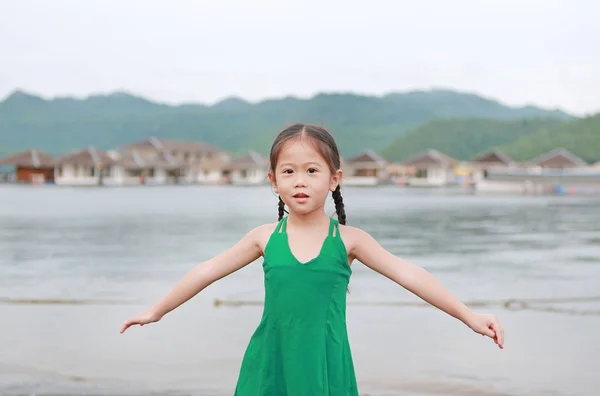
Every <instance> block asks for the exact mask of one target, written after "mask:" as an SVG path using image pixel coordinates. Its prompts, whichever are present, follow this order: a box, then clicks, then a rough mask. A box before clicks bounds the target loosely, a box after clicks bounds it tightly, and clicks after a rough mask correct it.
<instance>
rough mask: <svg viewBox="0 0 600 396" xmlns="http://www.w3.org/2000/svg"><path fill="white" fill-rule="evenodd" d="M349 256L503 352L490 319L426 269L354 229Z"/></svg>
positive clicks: (500, 335)
mask: <svg viewBox="0 0 600 396" xmlns="http://www.w3.org/2000/svg"><path fill="white" fill-rule="evenodd" d="M353 234H355V237H354V238H353V239H354V243H353V248H352V249H351V252H350V254H351V255H352V256H354V257H356V258H357V259H358V260H359V261H360V262H361V263H363V264H365V265H366V266H367V267H369V268H371V269H373V270H374V271H377V272H378V273H380V274H382V275H383V276H385V277H387V278H389V279H390V280H392V281H394V282H396V283H397V284H399V285H400V286H402V287H404V288H405V289H407V290H408V291H410V292H411V293H413V294H415V295H416V296H418V297H420V298H421V299H423V300H424V301H426V302H428V303H429V304H431V305H433V306H435V307H436V308H438V309H441V310H442V311H444V312H446V313H447V314H449V315H451V316H453V317H455V318H456V319H458V320H460V321H461V322H463V323H464V324H466V325H467V326H469V327H470V328H471V329H473V330H474V331H475V332H477V333H480V334H482V335H487V336H489V337H492V338H493V339H494V341H496V343H497V344H498V346H499V347H500V348H503V343H504V331H503V330H502V327H501V326H500V324H499V323H498V321H497V320H496V318H495V317H494V316H492V315H479V314H476V313H474V312H472V311H471V310H470V309H469V308H467V306H465V304H463V303H462V302H461V301H460V300H459V299H458V298H456V297H455V296H454V295H452V294H451V293H450V292H449V291H448V290H447V289H446V288H445V287H444V286H442V285H441V284H440V283H439V282H438V281H437V280H436V279H435V278H434V277H433V275H431V274H430V273H429V272H427V271H426V270H425V269H423V268H421V267H419V266H417V265H415V264H412V263H410V262H408V261H405V260H402V259H400V258H398V257H396V256H394V255H393V254H391V253H390V252H388V251H387V250H385V249H384V248H383V247H382V246H381V245H380V244H379V243H378V242H377V241H376V240H375V239H374V238H373V237H372V236H371V235H369V234H368V233H366V232H364V231H362V230H359V229H358V228H354V229H353Z"/></svg>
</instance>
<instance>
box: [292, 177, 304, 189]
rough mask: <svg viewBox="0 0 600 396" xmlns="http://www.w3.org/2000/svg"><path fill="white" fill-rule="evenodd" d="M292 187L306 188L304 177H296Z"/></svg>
mask: <svg viewBox="0 0 600 396" xmlns="http://www.w3.org/2000/svg"><path fill="white" fill-rule="evenodd" d="M294 187H306V182H305V181H304V177H302V176H298V177H297V178H296V182H295V183H294Z"/></svg>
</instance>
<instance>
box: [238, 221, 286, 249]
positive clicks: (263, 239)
mask: <svg viewBox="0 0 600 396" xmlns="http://www.w3.org/2000/svg"><path fill="white" fill-rule="evenodd" d="M278 224H279V222H275V223H266V224H262V225H259V226H258V227H255V228H253V229H251V230H250V231H248V233H247V234H246V236H245V238H248V239H250V240H251V241H252V242H253V243H255V244H256V245H257V246H258V247H259V248H260V251H261V252H263V253H264V251H265V247H266V246H267V243H268V242H269V238H271V235H272V234H273V232H274V231H275V228H276V227H277V225H278Z"/></svg>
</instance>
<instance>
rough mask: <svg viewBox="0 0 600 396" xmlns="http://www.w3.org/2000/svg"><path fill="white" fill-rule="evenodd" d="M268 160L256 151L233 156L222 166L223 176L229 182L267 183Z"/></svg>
mask: <svg viewBox="0 0 600 396" xmlns="http://www.w3.org/2000/svg"><path fill="white" fill-rule="evenodd" d="M268 167H269V161H268V160H267V158H265V157H264V156H262V155H261V154H259V153H257V152H256V151H248V152H247V153H246V154H243V155H241V156H238V157H235V158H233V159H232V160H231V161H229V162H228V163H226V164H225V165H224V166H223V171H224V176H226V177H227V178H228V180H229V182H230V183H231V184H261V183H267V182H268V181H269V179H268V178H267V173H268Z"/></svg>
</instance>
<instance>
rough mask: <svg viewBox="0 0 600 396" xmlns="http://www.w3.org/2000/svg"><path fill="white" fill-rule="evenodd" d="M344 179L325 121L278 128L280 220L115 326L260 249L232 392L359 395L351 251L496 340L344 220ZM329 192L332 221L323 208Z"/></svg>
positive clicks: (428, 279)
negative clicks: (256, 296) (257, 293)
mask: <svg viewBox="0 0 600 396" xmlns="http://www.w3.org/2000/svg"><path fill="white" fill-rule="evenodd" d="M341 179H342V170H341V169H340V155H339V153H338V149H337V146H336V143H335V141H334V140H333V137H332V136H331V135H330V134H329V133H328V132H327V131H326V130H325V129H323V128H320V127H317V126H312V125H303V124H296V125H293V126H291V127H289V128H287V129H285V130H284V131H282V132H281V133H280V134H279V135H278V136H277V138H276V139H275V142H274V143H273V146H272V148H271V154H270V170H269V180H270V181H271V183H272V185H273V188H274V190H275V193H277V194H279V204H278V205H279V221H278V222H277V223H271V224H265V225H262V226H259V227H257V228H255V229H253V230H251V231H250V232H248V234H246V235H245V236H244V237H243V238H242V239H241V240H240V241H239V242H238V243H237V244H236V245H235V246H233V247H232V248H230V249H229V250H227V251H226V252H224V253H222V254H220V255H218V256H216V257H214V258H212V259H210V260H208V261H206V262H204V263H202V264H199V265H198V266H196V267H195V268H193V269H192V270H190V271H189V272H188V273H187V274H186V275H185V276H184V277H183V278H182V279H181V281H180V282H179V283H178V284H177V285H175V287H174V288H173V290H172V291H171V292H170V293H168V294H167V295H166V296H165V297H164V298H163V299H161V300H160V301H158V302H157V303H156V305H154V307H152V308H151V309H149V310H148V311H146V312H142V313H140V314H138V315H136V316H134V317H132V318H131V319H129V320H127V321H125V323H124V324H123V327H122V328H121V333H123V332H124V331H125V330H126V329H127V328H128V327H130V326H132V325H142V326H143V325H145V324H148V323H152V322H157V321H159V320H160V319H162V318H163V317H164V316H165V314H167V313H168V312H170V311H172V310H173V309H175V308H177V307H178V306H180V305H181V304H183V303H184V302H186V301H188V300H189V299H191V298H192V297H193V296H195V295H196V294H197V293H199V292H200V291H201V290H203V289H204V288H206V287H207V286H208V285H210V284H211V283H213V282H215V281H217V280H219V279H221V278H223V277H225V276H227V275H229V274H231V273H233V272H234V271H236V270H238V269H240V268H242V267H244V266H245V265H247V264H249V263H251V262H253V261H254V260H256V259H258V258H259V257H260V256H263V257H264V261H263V269H264V284H265V303H264V310H263V315H262V319H261V321H260V324H259V325H258V328H257V329H256V331H255V333H254V334H253V336H252V338H251V339H250V343H249V345H248V348H247V350H246V353H245V355H244V358H243V360H242V364H241V369H240V373H239V378H238V383H237V387H236V391H235V395H236V396H299V395H302V396H304V395H311V396H312V395H315V396H320V395H329V396H357V395H358V390H357V386H356V378H355V373H354V366H353V362H352V355H351V352H350V346H349V344H348V335H347V332H346V291H347V287H348V282H349V279H350V274H351V273H352V270H351V264H352V262H353V261H354V260H355V259H356V260H358V261H360V262H361V263H363V264H365V265H367V266H368V267H370V268H372V269H373V270H375V271H377V272H379V273H380V274H382V275H384V276H386V277H387V278H389V279H391V280H392V281H394V282H396V283H398V284H399V285H401V286H403V287H404V288H406V289H407V290H409V291H411V292H412V293H414V294H415V295H417V296H419V297H420V298H422V299H423V300H425V301H427V302H428V303H430V304H432V305H434V306H435V307H437V308H439V309H441V310H443V311H444V312H446V313H448V314H449V315H452V316H453V317H455V318H457V319H458V320H460V321H462V322H463V323H464V324H465V325H467V326H468V327H470V328H471V329H472V330H474V331H475V332H476V333H479V334H481V335H486V336H488V337H491V338H492V339H493V340H494V342H495V343H496V344H497V345H498V346H499V347H500V348H503V347H504V345H503V344H504V331H503V329H502V327H501V326H500V324H499V323H498V321H497V320H496V318H495V317H494V316H492V315H483V314H477V313H474V312H471V311H470V310H469V309H468V308H467V307H466V306H465V305H464V304H462V303H461V302H460V301H459V300H458V299H457V298H455V297H454V296H453V295H452V294H450V293H449V292H448V291H447V290H446V289H445V288H444V287H443V286H442V285H440V284H439V283H438V282H437V281H436V280H435V279H434V278H433V276H432V275H431V274H429V273H428V272H427V271H425V270H424V269H422V268H420V267H418V266H416V265H414V264H411V263H409V262H406V261H404V260H402V259H400V258H398V257H396V256H394V255H392V254H391V253H389V252H388V251H386V250H385V249H384V248H382V247H381V246H380V245H379V244H378V243H377V242H376V241H375V240H374V239H373V238H372V237H371V236H370V235H369V234H368V233H366V232H365V231H362V230H360V229H358V228H355V227H350V226H346V225H345V224H346V213H345V211H344V202H343V200H342V194H341V192H340V181H341ZM329 192H331V194H332V196H333V200H334V202H335V208H336V212H337V220H334V219H333V218H330V217H329V216H327V214H326V213H325V210H324V208H325V201H326V199H327V196H328V194H329ZM286 206H287V208H288V213H289V215H288V216H286V217H284V211H285V207H286Z"/></svg>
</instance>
